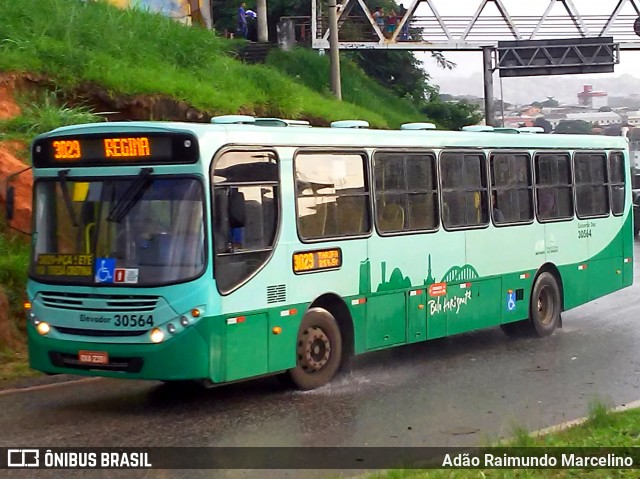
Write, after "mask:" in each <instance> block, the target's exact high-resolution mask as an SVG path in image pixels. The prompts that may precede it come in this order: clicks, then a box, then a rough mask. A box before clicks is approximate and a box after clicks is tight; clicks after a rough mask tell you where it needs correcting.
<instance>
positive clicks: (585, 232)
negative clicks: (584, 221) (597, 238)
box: [578, 228, 591, 239]
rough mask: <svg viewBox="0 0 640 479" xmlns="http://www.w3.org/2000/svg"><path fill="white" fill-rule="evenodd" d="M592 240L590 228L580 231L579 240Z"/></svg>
mask: <svg viewBox="0 0 640 479" xmlns="http://www.w3.org/2000/svg"><path fill="white" fill-rule="evenodd" d="M584 238H591V230H590V229H589V228H586V229H582V230H578V239H584Z"/></svg>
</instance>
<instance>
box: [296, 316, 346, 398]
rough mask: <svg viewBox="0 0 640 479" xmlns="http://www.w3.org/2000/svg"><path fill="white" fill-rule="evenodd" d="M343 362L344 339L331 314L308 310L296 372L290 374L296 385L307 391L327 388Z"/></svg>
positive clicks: (302, 328) (298, 348)
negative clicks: (325, 386)
mask: <svg viewBox="0 0 640 479" xmlns="http://www.w3.org/2000/svg"><path fill="white" fill-rule="evenodd" d="M341 359H342V335H341V334H340V328H339V327H338V323H337V322H336V320H335V318H334V317H333V315H332V314H331V313H329V312H328V311H327V310H326V309H323V308H311V309H309V310H307V312H306V313H305V315H304V317H303V318H302V322H301V323H300V328H299V329H298V339H297V342H296V362H297V365H296V367H295V368H293V369H290V370H289V376H290V378H291V380H292V381H293V383H294V384H295V385H296V386H297V387H298V389H302V390H304V391H306V390H309V389H315V388H318V387H320V386H323V385H325V384H327V383H328V382H329V381H331V379H332V378H333V376H335V374H336V372H337V371H338V368H339V366H340V361H341Z"/></svg>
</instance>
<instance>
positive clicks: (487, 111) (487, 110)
mask: <svg viewBox="0 0 640 479" xmlns="http://www.w3.org/2000/svg"><path fill="white" fill-rule="evenodd" d="M493 50H494V48H493V47H482V64H483V71H484V121H485V123H486V124H487V125H488V126H495V124H494V123H495V113H494V108H493V62H492V54H493Z"/></svg>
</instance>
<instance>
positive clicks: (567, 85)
mask: <svg viewBox="0 0 640 479" xmlns="http://www.w3.org/2000/svg"><path fill="white" fill-rule="evenodd" d="M583 85H593V89H594V90H603V91H606V92H607V93H608V94H609V96H627V95H633V94H640V78H637V77H635V76H633V75H629V74H624V75H621V76H617V77H614V76H611V77H602V76H601V75H600V76H598V77H593V76H590V75H566V76H565V75H558V76H544V77H523V78H503V79H502V86H503V89H504V93H503V94H504V100H505V101H507V102H510V103H516V104H529V103H531V102H533V101H536V100H545V99H546V98H547V97H549V96H552V97H554V98H555V99H556V100H558V101H559V102H560V103H571V104H575V103H576V102H577V94H578V92H579V91H581V90H582V86H583ZM482 87H483V78H482V74H481V73H476V74H474V75H472V76H470V77H466V78H457V79H456V81H455V82H447V83H441V84H440V91H441V92H442V93H448V94H451V95H474V96H479V97H482V96H483V91H482ZM494 96H495V98H500V82H499V81H498V77H497V75H496V77H495V78H494Z"/></svg>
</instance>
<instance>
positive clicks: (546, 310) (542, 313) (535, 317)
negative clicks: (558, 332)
mask: <svg viewBox="0 0 640 479" xmlns="http://www.w3.org/2000/svg"><path fill="white" fill-rule="evenodd" d="M560 310H561V298H560V288H559V287H558V282H557V281H556V278H555V277H554V276H553V275H552V274H551V273H547V272H545V273H541V274H540V275H539V276H538V278H537V279H536V282H535V284H534V285H533V292H532V293H531V305H530V323H529V325H530V329H531V332H532V333H534V334H535V335H537V336H540V337H545V336H550V335H551V334H553V332H554V331H555V329H556V328H557V327H558V324H559V323H560Z"/></svg>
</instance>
